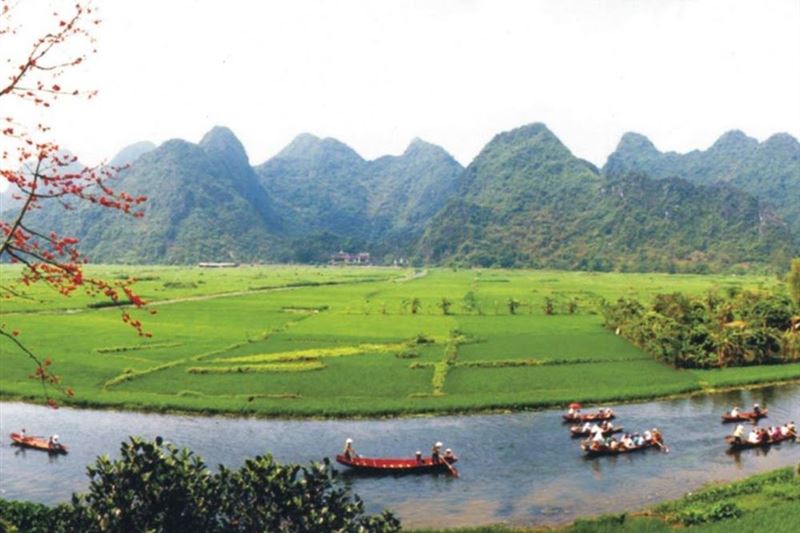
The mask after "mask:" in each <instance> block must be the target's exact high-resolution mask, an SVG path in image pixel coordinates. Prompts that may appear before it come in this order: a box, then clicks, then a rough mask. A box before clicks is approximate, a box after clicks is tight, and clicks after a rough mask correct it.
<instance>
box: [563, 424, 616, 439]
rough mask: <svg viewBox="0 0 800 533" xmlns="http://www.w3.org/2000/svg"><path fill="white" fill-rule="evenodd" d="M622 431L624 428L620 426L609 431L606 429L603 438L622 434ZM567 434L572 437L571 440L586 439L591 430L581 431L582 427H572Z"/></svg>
mask: <svg viewBox="0 0 800 533" xmlns="http://www.w3.org/2000/svg"><path fill="white" fill-rule="evenodd" d="M624 429H625V428H623V427H622V426H619V427H613V428H611V429H606V430H604V431H603V436H604V437H607V436H608V435H613V434H614V433H622V431H623V430H624ZM569 432H570V434H571V435H572V437H573V438H577V437H588V436H589V435H591V434H592V433H591V430H589V431H584V430H583V426H572V427H571V428H569Z"/></svg>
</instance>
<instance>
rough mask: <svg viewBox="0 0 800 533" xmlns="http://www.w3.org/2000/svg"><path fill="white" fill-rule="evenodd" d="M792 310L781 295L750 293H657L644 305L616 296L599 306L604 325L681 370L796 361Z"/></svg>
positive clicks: (798, 346) (797, 337) (799, 334)
mask: <svg viewBox="0 0 800 533" xmlns="http://www.w3.org/2000/svg"><path fill="white" fill-rule="evenodd" d="M797 314H798V311H797V309H796V308H795V307H794V306H793V304H792V302H791V300H790V299H789V298H788V297H787V296H786V295H784V294H783V293H779V292H767V293H763V292H753V291H744V292H741V293H739V294H730V295H727V296H722V295H720V294H719V293H715V292H709V293H708V294H707V295H705V296H704V297H689V296H686V295H684V294H681V293H672V294H659V295H658V296H656V297H655V299H654V301H653V303H652V305H650V306H649V307H645V306H644V305H643V304H642V303H640V302H639V301H638V300H635V299H624V298H620V299H619V300H617V302H616V303H613V304H606V305H605V306H604V309H603V315H604V318H605V325H606V327H608V328H610V329H612V330H615V331H616V332H617V333H618V334H619V335H622V336H623V337H625V338H626V339H628V340H630V341H631V342H633V343H634V344H636V345H637V346H639V347H640V348H642V349H643V350H645V351H646V352H648V353H650V354H651V355H653V356H654V357H656V358H657V359H660V360H662V361H665V362H667V363H670V364H672V365H674V366H677V367H684V368H711V367H720V368H721V367H729V366H747V365H763V364H774V363H789V362H795V361H797V360H798V359H800V331H798V330H799V329H800V327H799V326H800V318H798V317H797V316H796V315H797Z"/></svg>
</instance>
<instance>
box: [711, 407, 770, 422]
mask: <svg viewBox="0 0 800 533" xmlns="http://www.w3.org/2000/svg"><path fill="white" fill-rule="evenodd" d="M768 412H769V409H762V410H761V411H759V412H758V413H756V412H755V411H740V412H739V414H738V415H736V416H732V415H731V414H730V413H725V414H724V415H722V423H723V424H727V423H728V422H756V421H758V420H761V419H762V418H767V413H768Z"/></svg>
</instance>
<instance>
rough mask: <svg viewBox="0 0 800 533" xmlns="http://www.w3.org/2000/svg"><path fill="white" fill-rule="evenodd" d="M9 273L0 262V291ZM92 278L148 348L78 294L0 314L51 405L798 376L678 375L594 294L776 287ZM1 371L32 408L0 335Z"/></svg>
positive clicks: (559, 399)
mask: <svg viewBox="0 0 800 533" xmlns="http://www.w3.org/2000/svg"><path fill="white" fill-rule="evenodd" d="M16 275H17V270H16V269H14V268H13V267H11V266H3V267H0V276H2V281H3V284H5V285H7V284H9V283H11V282H13V280H14V278H15V277H16ZM87 275H96V276H99V277H104V278H106V279H126V278H128V277H134V278H136V279H137V280H138V281H137V283H136V285H135V287H136V289H137V291H138V292H139V293H140V295H141V296H142V297H144V298H145V299H146V300H148V301H149V302H151V303H150V305H149V306H148V307H149V309H151V310H154V311H156V312H157V314H155V315H152V316H151V315H149V314H148V313H147V312H142V311H137V312H135V313H134V314H135V315H136V317H137V318H141V319H142V320H143V321H144V323H145V329H146V330H147V331H148V332H151V333H152V337H139V336H137V335H136V333H135V331H133V330H132V329H131V328H130V327H128V326H126V325H124V324H123V323H122V321H121V319H120V309H118V308H114V307H104V306H102V305H98V304H99V303H100V302H102V300H98V299H94V298H90V297H88V296H86V295H83V294H75V295H73V296H71V297H69V298H64V297H60V296H58V295H54V294H52V293H50V292H48V291H47V289H46V288H44V287H36V288H29V289H26V290H25V291H24V292H23V294H21V296H20V297H15V298H14V299H11V300H6V301H4V302H3V303H2V308H1V309H0V314H1V315H2V316H1V317H0V321H2V323H4V324H6V328H7V329H15V330H19V331H20V335H19V337H18V338H19V339H20V340H21V341H22V342H24V343H25V344H26V345H27V346H28V347H29V348H31V349H32V350H33V351H34V352H35V353H37V354H39V355H41V356H43V357H49V358H51V359H52V360H53V369H54V372H56V373H57V374H59V375H60V376H61V377H62V379H63V382H64V384H65V385H66V386H68V387H71V388H72V389H74V390H75V397H74V398H71V399H67V398H62V399H61V402H62V403H72V404H76V405H95V406H114V407H118V408H141V409H155V410H187V411H201V412H217V413H237V414H242V413H244V414H257V415H266V416H380V415H397V414H410V413H424V412H464V411H478V410H489V409H518V408H534V407H543V406H552V405H561V404H565V403H568V402H571V401H585V402H613V401H624V400H635V399H644V398H653V397H658V396H666V395H671V394H679V393H687V392H693V391H701V390H710V389H713V388H720V387H726V386H738V385H746V384H752V383H758V382H765V381H770V382H772V381H785V380H792V379H800V365H785V366H770V367H748V368H739V369H730V370H712V371H686V370H684V371H678V370H674V369H672V368H671V367H668V366H665V365H663V364H661V363H658V362H656V361H654V360H653V359H651V358H650V357H649V356H648V355H647V354H645V353H643V352H641V351H640V350H639V349H637V348H636V347H634V346H632V345H630V344H629V343H627V342H626V341H625V340H623V339H621V338H619V337H617V336H616V335H614V333H613V332H609V331H607V330H605V329H604V328H603V327H602V319H601V317H600V315H599V314H598V309H599V303H600V301H601V300H602V299H608V300H612V299H616V298H619V297H622V296H626V297H630V296H635V297H639V298H644V299H647V298H649V297H652V295H654V294H657V293H663V292H672V291H683V292H688V293H695V294H698V293H702V292H704V291H707V290H708V289H711V288H716V289H720V290H725V289H726V288H728V287H738V288H753V289H757V288H771V287H773V286H774V285H776V284H777V283H778V281H777V280H776V279H775V278H771V277H758V276H699V275H698V276H691V275H669V274H616V273H608V274H605V273H603V274H601V273H585V272H552V271H519V270H514V271H506V270H458V271H455V270H449V269H430V270H420V271H415V270H410V269H408V270H403V269H393V268H379V267H369V268H363V267H362V268H325V267H298V266H252V267H238V268H230V269H201V268H194V267H121V266H96V267H91V268H90V269H88V271H87ZM443 299H444V300H445V301H443ZM512 300H513V301H514V302H515V304H514V309H513V311H514V313H513V314H512V312H511V311H512V310H511V309H510V306H509V301H512ZM547 300H550V301H552V302H553V311H554V313H553V314H552V315H548V314H546V313H545V310H544V308H545V302H546V301H547ZM445 311H446V312H445ZM0 364H1V365H2V369H3V372H2V374H0V394H2V395H3V396H5V397H16V398H29V399H41V387H40V386H39V385H38V384H37V382H35V381H33V380H31V379H28V377H27V376H28V375H29V374H30V373H31V371H32V365H31V362H30V360H29V359H27V357H26V356H24V355H23V354H21V353H20V352H19V351H18V350H17V348H16V347H14V345H13V344H12V343H11V342H10V341H8V340H7V339H0Z"/></svg>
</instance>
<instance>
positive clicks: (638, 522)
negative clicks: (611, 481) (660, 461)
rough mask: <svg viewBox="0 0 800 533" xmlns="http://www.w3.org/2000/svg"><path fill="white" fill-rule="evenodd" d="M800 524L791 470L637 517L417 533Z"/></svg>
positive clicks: (661, 530)
mask: <svg viewBox="0 0 800 533" xmlns="http://www.w3.org/2000/svg"><path fill="white" fill-rule="evenodd" d="M798 524H800V480H798V477H797V475H796V474H795V473H794V472H793V469H792V468H782V469H780V470H775V471H773V472H768V473H766V474H758V475H755V476H752V477H749V478H746V479H743V480H741V481H737V482H734V483H729V484H723V485H710V486H708V487H705V488H703V489H700V490H699V491H696V492H693V493H689V494H687V495H686V496H684V497H683V498H680V499H678V500H674V501H670V502H666V503H663V504H661V505H658V506H656V507H654V508H652V509H650V510H648V511H646V512H644V513H639V514H636V515H628V514H619V515H608V516H602V517H599V518H591V519H580V520H576V521H575V523H573V524H571V525H569V526H567V527H563V528H524V527H511V526H505V525H500V524H498V525H493V526H486V527H469V528H455V529H420V530H415V532H416V533H523V532H527V533H535V532H540V533H541V532H545V531H548V532H556V531H558V532H561V533H667V532H674V531H686V532H694V531H698V532H703V533H751V532H754V531H768V532H774V533H789V532H794V531H797V525H798Z"/></svg>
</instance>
